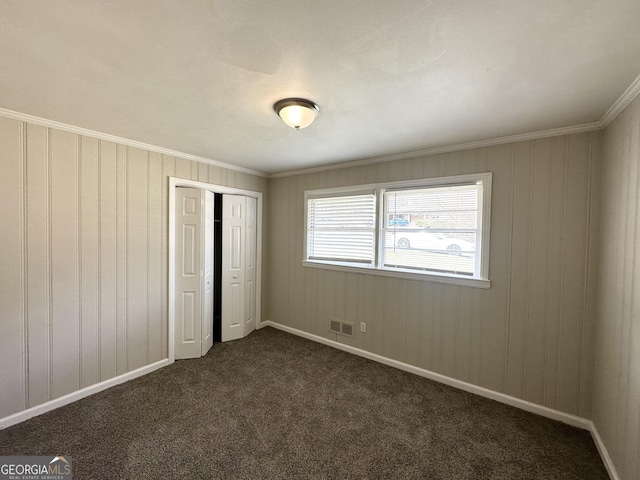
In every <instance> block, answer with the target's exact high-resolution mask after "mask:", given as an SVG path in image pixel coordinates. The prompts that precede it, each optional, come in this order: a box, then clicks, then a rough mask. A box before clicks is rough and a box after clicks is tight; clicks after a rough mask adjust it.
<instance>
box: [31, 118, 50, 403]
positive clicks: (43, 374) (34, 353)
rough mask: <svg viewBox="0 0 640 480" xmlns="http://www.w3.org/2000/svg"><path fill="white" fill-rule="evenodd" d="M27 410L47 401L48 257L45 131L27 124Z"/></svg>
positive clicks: (47, 183)
mask: <svg viewBox="0 0 640 480" xmlns="http://www.w3.org/2000/svg"><path fill="white" fill-rule="evenodd" d="M26 128H27V131H26V137H27V138H26V140H27V145H26V153H27V156H26V193H27V202H26V203H27V212H26V219H27V225H26V233H27V235H26V237H27V239H28V240H27V251H26V258H27V260H28V261H27V271H26V276H27V291H28V292H29V294H28V300H27V308H26V315H27V320H28V328H27V332H28V345H29V361H28V371H27V378H28V379H29V384H28V385H29V391H28V405H27V406H28V407H32V406H34V405H38V404H41V403H44V402H46V401H47V400H49V281H48V280H49V272H48V269H49V256H48V252H49V249H48V243H49V236H48V230H49V229H48V225H49V215H48V213H49V209H48V202H47V200H48V186H49V182H48V168H47V167H48V165H47V164H48V162H47V159H48V152H47V136H48V135H47V130H46V129H45V128H44V127H40V126H35V125H26Z"/></svg>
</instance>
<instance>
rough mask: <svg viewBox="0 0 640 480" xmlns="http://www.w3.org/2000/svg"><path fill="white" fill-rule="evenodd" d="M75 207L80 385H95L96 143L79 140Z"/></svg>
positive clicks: (97, 247)
mask: <svg viewBox="0 0 640 480" xmlns="http://www.w3.org/2000/svg"><path fill="white" fill-rule="evenodd" d="M80 138H81V142H80V145H79V146H80V155H79V165H78V169H79V173H80V182H79V187H78V205H79V206H80V212H79V213H80V216H79V229H78V236H79V240H80V242H79V243H80V249H79V252H78V254H79V276H80V285H79V289H78V293H79V295H80V312H79V313H80V318H79V325H80V338H79V341H80V343H79V349H80V352H81V362H80V363H81V371H80V385H81V386H82V387H87V386H89V385H93V384H94V383H97V382H98V379H99V376H100V374H99V355H100V345H99V343H98V334H99V326H98V315H99V313H98V309H99V291H100V289H99V278H98V275H99V271H98V270H99V263H100V262H99V253H100V248H99V230H98V229H99V226H98V220H99V217H100V216H99V203H98V201H99V196H100V195H99V190H100V189H99V172H98V140H96V139H93V138H87V137H80Z"/></svg>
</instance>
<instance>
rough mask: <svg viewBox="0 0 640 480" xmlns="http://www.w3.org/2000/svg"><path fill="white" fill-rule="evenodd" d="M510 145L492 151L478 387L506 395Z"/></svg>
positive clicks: (512, 164)
mask: <svg viewBox="0 0 640 480" xmlns="http://www.w3.org/2000/svg"><path fill="white" fill-rule="evenodd" d="M513 149H514V146H513V145H503V146H499V147H494V148H491V149H490V150H491V151H490V153H489V169H490V170H491V172H492V173H493V181H492V185H493V187H492V192H491V195H492V198H491V250H490V265H489V271H490V275H491V276H490V279H491V289H489V290H488V291H486V292H485V293H484V295H483V297H484V298H483V328H482V346H483V348H482V358H481V360H480V361H481V363H482V367H481V368H482V372H481V375H482V377H481V385H482V386H484V387H486V388H489V389H491V390H496V391H499V392H506V381H507V375H506V371H507V367H508V351H509V345H508V341H509V305H510V291H511V290H510V289H511V284H510V271H511V238H512V235H513V201H514V200H513V199H514V192H513V188H514V187H513V182H514V175H515V172H514V169H515V165H514V158H513Z"/></svg>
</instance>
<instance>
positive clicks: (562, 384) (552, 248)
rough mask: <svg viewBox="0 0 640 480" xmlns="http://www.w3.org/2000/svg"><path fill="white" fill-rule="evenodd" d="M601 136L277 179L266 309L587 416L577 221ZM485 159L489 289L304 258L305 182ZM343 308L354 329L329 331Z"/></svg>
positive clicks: (445, 169)
mask: <svg viewBox="0 0 640 480" xmlns="http://www.w3.org/2000/svg"><path fill="white" fill-rule="evenodd" d="M598 142H599V137H598V136H597V134H593V133H585V134H576V135H570V136H563V137H555V138H545V139H540V140H534V141H527V142H519V143H514V144H507V145H500V146H494V147H488V148H482V149H471V150H467V151H464V152H453V153H447V154H441V155H434V156H428V157H424V158H417V159H411V160H402V161H396V162H385V163H379V164H371V165H366V166H360V167H349V168H345V169H335V170H330V171H324V172H319V173H312V174H303V175H297V176H291V177H282V178H277V179H273V180H272V181H271V183H270V192H271V199H272V202H271V205H272V207H273V208H272V209H271V210H270V227H271V228H272V234H271V243H270V247H269V248H270V254H269V259H270V261H271V262H272V263H271V265H270V268H269V274H268V275H269V283H270V285H271V289H270V304H271V306H272V308H271V316H270V320H273V321H274V322H277V323H281V324H284V325H287V326H291V327H293V328H297V329H300V330H303V331H306V332H309V333H314V334H317V335H321V336H324V337H326V338H332V339H336V340H337V341H339V342H342V343H345V344H349V345H354V346H357V347H359V348H362V349H364V350H367V351H370V352H372V353H377V354H380V355H383V356H385V357H389V358H392V359H395V360H399V361H403V362H407V363H409V364H411V365H416V366H419V367H422V368H426V369H428V370H431V371H434V372H436V373H441V374H443V375H448V376H451V377H454V378H457V379H460V380H464V381H469V382H472V383H474V384H477V385H480V386H482V387H485V388H489V389H491V390H495V391H498V392H503V393H507V394H510V395H514V396H516V397H519V398H522V399H525V400H528V401H532V402H536V403H539V404H542V405H545V406H548V407H551V408H560V409H561V410H563V411H565V412H568V413H573V414H582V413H583V412H585V411H587V410H586V407H584V406H583V405H586V404H588V403H589V402H588V400H587V399H588V398H589V396H590V383H589V381H588V378H586V377H588V373H587V372H588V371H589V369H588V368H587V367H586V365H590V364H591V363H592V362H593V358H592V356H591V353H590V352H591V349H590V346H589V342H590V340H589V339H590V338H591V336H586V335H585V333H584V332H585V331H588V329H589V325H588V323H589V322H592V321H593V320H592V317H591V316H589V315H587V314H585V307H584V299H585V295H586V294H585V289H586V288H589V287H588V284H589V282H588V278H589V277H588V276H587V275H588V274H589V273H590V271H589V270H588V269H589V265H588V259H589V256H590V251H589V250H588V248H587V236H585V232H587V231H589V230H590V228H591V227H590V226H589V222H590V220H589V211H590V209H592V202H593V199H592V197H591V196H590V194H589V191H590V190H589V189H590V188H591V183H592V182H593V181H595V179H594V178H592V176H591V175H590V174H589V169H590V168H591V166H592V165H594V164H597V163H598V162H599V153H598V151H597V148H595V149H594V148H592V146H593V144H594V143H595V144H596V145H597V144H598ZM594 152H595V153H594ZM486 171H490V172H492V173H493V182H492V183H493V191H492V212H491V245H490V250H491V251H490V264H489V276H490V280H491V288H490V289H488V290H482V289H476V288H470V287H459V286H454V285H443V284H438V283H430V282H422V281H416V280H403V279H397V278H385V277H380V276H375V275H370V274H367V273H351V272H349V273H345V272H337V271H332V270H322V269H317V268H311V267H303V266H302V265H301V263H300V258H301V251H302V242H303V239H304V218H303V207H304V205H303V195H304V191H305V190H310V189H318V188H330V187H338V186H344V185H358V184H367V183H376V182H386V181H390V180H409V179H419V178H425V177H428V178H431V177H436V176H445V175H456V174H466V173H474V172H486ZM574 247H575V248H574ZM591 288H592V287H591ZM341 315H344V316H345V317H346V319H347V320H348V321H353V322H354V323H355V324H356V325H355V326H356V328H355V332H354V338H352V339H351V338H347V337H344V338H335V335H333V334H330V333H328V328H327V322H328V320H329V318H334V317H335V316H338V317H340V316H341ZM361 319H362V320H361ZM360 321H366V322H367V332H366V333H361V332H360V331H359V322H360Z"/></svg>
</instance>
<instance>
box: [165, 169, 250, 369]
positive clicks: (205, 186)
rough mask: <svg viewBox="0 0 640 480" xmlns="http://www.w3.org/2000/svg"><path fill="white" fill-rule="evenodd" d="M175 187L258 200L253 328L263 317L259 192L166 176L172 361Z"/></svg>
mask: <svg viewBox="0 0 640 480" xmlns="http://www.w3.org/2000/svg"><path fill="white" fill-rule="evenodd" d="M176 187H192V188H200V189H202V190H209V191H211V192H214V193H229V194H232V195H244V196H247V197H253V198H255V199H256V200H257V203H258V205H257V212H256V221H257V225H256V237H257V238H256V328H260V324H261V321H262V201H263V200H262V197H263V194H262V192H254V191H253V190H244V189H241V188H234V187H227V186H224V185H216V184H213V183H204V182H198V181H195V180H186V179H184V178H175V177H169V229H168V233H169V242H168V251H169V259H168V261H169V272H168V274H169V278H168V285H169V292H168V295H167V300H168V309H167V313H168V322H169V332H168V334H167V340H168V345H169V362H170V363H173V362H174V361H175V359H176V344H175V328H176V317H175V301H174V298H173V297H174V295H175V290H176V284H175V261H176V236H175V227H176V217H175V208H176Z"/></svg>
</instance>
